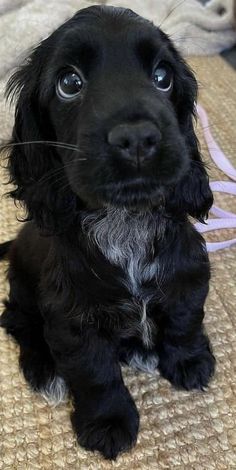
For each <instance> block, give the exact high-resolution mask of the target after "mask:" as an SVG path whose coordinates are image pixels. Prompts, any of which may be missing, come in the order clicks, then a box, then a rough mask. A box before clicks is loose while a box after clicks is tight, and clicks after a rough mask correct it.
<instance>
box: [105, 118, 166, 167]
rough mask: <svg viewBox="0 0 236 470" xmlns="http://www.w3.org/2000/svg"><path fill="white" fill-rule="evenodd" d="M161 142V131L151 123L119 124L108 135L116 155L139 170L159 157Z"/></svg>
mask: <svg viewBox="0 0 236 470" xmlns="http://www.w3.org/2000/svg"><path fill="white" fill-rule="evenodd" d="M160 141H161V132H160V130H159V129H158V128H157V127H156V126H155V124H153V123H152V122H149V121H141V122H140V121H139V122H138V123H124V124H119V125H116V126H115V127H113V129H112V130H111V131H110V132H109V134H108V142H109V144H110V145H111V147H112V149H113V151H115V153H116V155H117V156H118V157H120V158H122V159H126V160H127V161H129V163H130V164H132V165H133V166H136V167H137V168H138V169H139V168H140V167H142V166H145V165H146V164H147V163H148V162H149V161H150V159H152V158H154V157H155V156H156V155H157V153H158V149H159V145H160Z"/></svg>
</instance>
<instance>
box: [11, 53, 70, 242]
mask: <svg viewBox="0 0 236 470" xmlns="http://www.w3.org/2000/svg"><path fill="white" fill-rule="evenodd" d="M41 47H42V46H41ZM43 62H44V58H43V57H41V52H39V49H38V48H37V49H35V50H34V52H33V53H32V55H31V56H30V58H29V59H28V61H27V63H26V64H25V65H23V66H22V67H21V68H20V69H19V70H18V71H17V72H16V73H15V74H14V75H13V76H12V77H11V78H10V80H9V82H8V85H7V92H6V94H7V96H8V97H9V96H12V97H14V96H16V97H18V101H17V105H16V111H15V124H14V128H13V134H12V140H11V142H10V148H11V151H10V155H9V160H8V169H9V174H10V181H11V182H12V183H13V184H14V186H15V189H14V190H12V191H11V192H10V196H11V197H13V198H14V199H15V200H19V201H21V202H22V203H23V205H24V207H26V209H27V213H28V217H27V219H33V220H34V221H35V222H36V224H37V225H38V226H39V227H40V228H41V229H43V231H45V232H49V233H55V232H56V233H57V232H62V231H64V230H65V229H68V226H69V225H70V224H71V223H72V222H73V219H74V217H75V205H76V197H75V195H74V194H73V193H72V191H71V190H70V188H69V186H68V185H67V184H66V183H67V180H66V179H65V181H63V176H64V172H63V165H62V163H61V161H60V158H59V156H58V155H57V153H56V149H55V148H53V147H52V146H51V145H48V144H46V143H45V144H42V143H38V144H37V143H33V142H35V141H40V142H41V141H53V140H55V137H54V133H53V129H52V126H51V123H50V120H49V117H48V113H46V111H45V108H44V106H43V104H42V100H40V97H39V83H40V78H41V72H42V71H41V64H42V63H43ZM29 142H31V143H29ZM64 178H65V177H64ZM62 188H63V190H62Z"/></svg>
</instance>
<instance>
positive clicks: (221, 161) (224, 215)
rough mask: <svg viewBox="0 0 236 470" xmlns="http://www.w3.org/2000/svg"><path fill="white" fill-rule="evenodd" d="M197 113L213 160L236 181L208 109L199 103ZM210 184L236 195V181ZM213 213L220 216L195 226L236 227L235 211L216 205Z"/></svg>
mask: <svg viewBox="0 0 236 470" xmlns="http://www.w3.org/2000/svg"><path fill="white" fill-rule="evenodd" d="M197 113H198V116H199V120H200V122H201V125H202V129H203V133H204V137H205V140H206V143H207V146H208V149H209V153H210V155H211V158H212V160H213V161H214V162H215V164H216V166H217V167H218V168H219V169H220V170H221V171H222V172H224V173H225V174H226V175H227V176H228V177H229V178H231V179H232V180H235V181H236V169H235V168H234V167H233V165H232V164H231V163H230V161H229V160H228V158H227V157H226V156H225V154H224V153H223V152H222V150H221V149H220V147H219V146H218V144H217V143H216V141H215V140H214V138H213V136H212V134H211V132H210V128H209V123H208V117H207V114H206V111H205V110H204V109H203V108H202V106H200V105H197ZM210 186H211V189H212V191H218V192H222V193H228V194H233V195H236V183H232V182H230V181H213V182H211V183H210ZM211 213H212V214H213V215H215V216H216V217H218V218H215V219H209V220H208V222H207V225H205V224H202V223H200V222H198V223H196V224H195V227H196V229H197V230H198V231H199V232H201V233H205V232H209V231H211V230H219V229H222V228H236V214H234V213H233V212H229V211H225V210H223V209H221V208H220V207H217V206H215V205H214V206H213V207H212V208H211ZM234 244H236V238H233V239H231V240H225V241H222V242H216V243H207V244H206V245H207V249H208V251H216V250H220V249H222V248H229V247H230V246H232V245H234Z"/></svg>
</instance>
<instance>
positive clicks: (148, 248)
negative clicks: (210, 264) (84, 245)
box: [86, 209, 163, 346]
mask: <svg viewBox="0 0 236 470" xmlns="http://www.w3.org/2000/svg"><path fill="white" fill-rule="evenodd" d="M86 227H87V234H88V236H89V237H90V240H91V241H92V242H93V243H95V244H96V245H97V248H98V249H99V250H100V251H101V252H102V253H103V255H104V257H105V258H106V259H107V260H108V261H109V263H110V264H111V265H114V266H118V267H119V268H121V270H122V272H123V275H122V279H119V281H118V282H122V284H123V286H125V288H126V290H127V291H128V293H129V295H128V296H127V298H126V299H119V301H120V302H119V304H120V308H121V309H122V311H123V312H124V313H125V314H127V317H129V318H130V316H131V318H132V320H131V323H132V321H133V327H134V329H137V331H138V332H139V334H140V335H141V337H142V340H143V342H144V343H145V344H146V345H147V346H150V345H151V342H152V332H153V325H152V321H151V319H150V318H149V316H148V310H149V303H150V302H151V301H152V300H153V298H154V297H155V295H156V293H157V288H156V286H157V278H158V276H159V272H160V266H159V261H158V257H157V256H155V254H154V241H155V239H156V238H157V236H158V234H159V236H161V235H162V229H163V227H161V226H160V225H159V226H158V228H157V223H156V221H155V219H154V218H153V216H152V215H151V214H150V215H148V214H135V215H134V214H132V213H129V212H128V211H127V210H118V209H109V210H108V211H107V213H106V215H105V216H104V217H102V218H97V219H93V220H92V219H91V217H90V219H88V218H87V219H86ZM130 294H131V295H130ZM128 299H129V300H128ZM122 301H123V302H122ZM131 323H130V327H131V328H130V330H132V326H131Z"/></svg>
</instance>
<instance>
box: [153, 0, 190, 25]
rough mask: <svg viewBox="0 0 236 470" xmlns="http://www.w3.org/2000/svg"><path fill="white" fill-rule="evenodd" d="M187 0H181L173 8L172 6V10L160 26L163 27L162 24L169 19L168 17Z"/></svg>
mask: <svg viewBox="0 0 236 470" xmlns="http://www.w3.org/2000/svg"><path fill="white" fill-rule="evenodd" d="M185 1H186V0H181V1H180V2H179V3H177V5H175V6H174V7H173V8H171V10H170V11H169V13H168V15H167V16H166V17H165V18H164V19H163V20H162V21H161V23H160V24H159V25H158V28H161V27H162V25H163V24H164V23H165V21H166V20H168V18H169V17H170V15H172V13H173V12H174V11H175V10H176V9H177V8H179V7H180V6H181V5H182V4H183V3H185Z"/></svg>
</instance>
